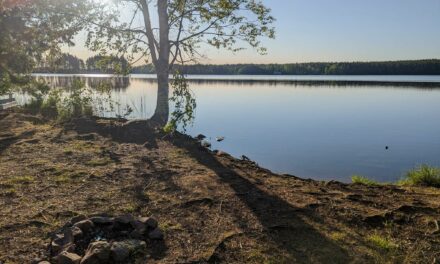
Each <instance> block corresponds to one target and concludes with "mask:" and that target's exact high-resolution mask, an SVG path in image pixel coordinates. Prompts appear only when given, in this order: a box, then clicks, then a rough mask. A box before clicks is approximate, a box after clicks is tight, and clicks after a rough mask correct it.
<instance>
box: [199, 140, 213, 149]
mask: <svg viewBox="0 0 440 264" xmlns="http://www.w3.org/2000/svg"><path fill="white" fill-rule="evenodd" d="M200 145H201V146H202V147H204V148H210V147H211V142H209V141H207V140H203V141H202V142H201V143H200Z"/></svg>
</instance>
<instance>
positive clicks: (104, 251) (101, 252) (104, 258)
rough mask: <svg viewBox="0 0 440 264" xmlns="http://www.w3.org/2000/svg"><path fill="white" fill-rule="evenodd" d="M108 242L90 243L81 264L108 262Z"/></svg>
mask: <svg viewBox="0 0 440 264" xmlns="http://www.w3.org/2000/svg"><path fill="white" fill-rule="evenodd" d="M110 248H111V246H110V244H109V243H108V242H106V241H98V242H93V243H90V245H89V247H88V249H87V251H86V254H85V255H84V258H83V259H82V260H81V264H100V263H108V262H109V260H110Z"/></svg>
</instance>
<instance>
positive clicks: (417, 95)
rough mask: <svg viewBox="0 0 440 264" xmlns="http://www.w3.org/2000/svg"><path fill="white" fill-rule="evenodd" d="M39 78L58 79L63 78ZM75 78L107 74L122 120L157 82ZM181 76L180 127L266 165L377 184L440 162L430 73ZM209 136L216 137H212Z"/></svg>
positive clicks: (63, 82) (149, 101)
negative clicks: (184, 92)
mask: <svg viewBox="0 0 440 264" xmlns="http://www.w3.org/2000/svg"><path fill="white" fill-rule="evenodd" d="M39 76H40V77H41V76H42V75H39ZM44 78H45V79H46V80H47V81H49V82H51V83H52V84H53V85H54V86H60V87H65V86H67V85H68V84H69V82H71V80H72V78H73V77H72V76H66V75H45V76H44ZM80 78H83V79H84V80H86V81H87V82H88V83H89V84H93V83H95V82H99V81H102V80H111V81H112V83H113V85H114V86H115V88H114V89H113V91H112V94H113V97H114V99H116V100H117V101H119V102H120V103H121V104H122V105H125V104H128V105H130V106H131V107H132V108H133V109H134V112H133V113H132V115H131V116H130V118H148V117H150V116H151V115H152V114H153V112H154V109H155V102H156V101H155V100H156V94H157V91H156V89H157V88H156V83H155V81H154V80H153V79H152V76H151V75H132V76H131V77H130V78H111V79H110V78H109V76H106V75H95V76H92V75H82V76H80ZM191 79H192V80H191V82H190V87H191V89H192V90H193V92H194V93H195V96H196V99H197V113H196V120H195V123H194V125H193V126H192V127H190V128H189V129H188V131H187V133H189V134H191V135H197V134H199V133H202V134H204V135H206V136H208V137H209V138H211V141H212V143H213V149H220V150H224V151H226V152H228V153H230V154H232V155H234V156H237V157H238V156H241V155H243V154H244V155H246V156H248V157H249V158H251V159H252V160H255V161H256V162H257V163H259V164H260V165H261V166H263V167H266V168H269V169H271V170H273V171H275V172H280V173H289V174H293V175H296V176H299V177H303V178H313V179H318V180H339V181H344V182H348V181H350V177H351V176H352V175H353V174H358V175H363V176H366V177H369V178H372V179H375V180H379V181H384V182H386V181H396V180H398V179H400V178H401V177H402V176H403V175H404V173H405V171H407V170H409V169H411V168H413V167H414V166H417V165H420V164H423V163H426V164H430V165H434V166H440V118H439V114H440V76H289V77H286V76H256V77H255V76H239V77H237V76H203V77H202V76H192V78H191ZM327 81H331V82H327ZM334 81H343V82H334ZM345 81H346V82H345ZM352 81H360V82H352ZM361 81H362V82H361ZM363 81H366V82H363ZM387 82H395V83H388V84H387ZM408 82H415V83H414V84H409V83H408ZM423 82H430V84H426V85H425V84H423ZM436 83H437V84H436ZM20 100H25V99H24V98H21V99H20ZM120 111H122V110H120ZM113 114H114V113H113ZM111 115H112V113H108V114H107V116H111ZM217 136H224V137H225V141H223V142H220V143H218V142H215V137H217ZM386 146H389V149H388V150H386V149H385V147H386Z"/></svg>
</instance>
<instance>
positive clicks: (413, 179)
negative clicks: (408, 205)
mask: <svg viewBox="0 0 440 264" xmlns="http://www.w3.org/2000/svg"><path fill="white" fill-rule="evenodd" d="M399 184H400V185H408V186H424V187H437V188H440V168H436V167H431V166H428V165H421V166H420V167H418V168H415V169H413V170H410V171H409V172H408V173H407V174H406V177H405V179H403V180H401V181H399Z"/></svg>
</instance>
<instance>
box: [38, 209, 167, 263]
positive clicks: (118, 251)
mask: <svg viewBox="0 0 440 264" xmlns="http://www.w3.org/2000/svg"><path fill="white" fill-rule="evenodd" d="M158 240H163V233H162V231H161V230H160V229H159V228H158V223H157V221H156V220H155V219H154V218H151V217H134V216H132V215H124V216H119V217H109V216H94V217H90V218H87V217H85V216H76V217H74V218H72V219H71V220H70V222H69V223H67V224H66V225H65V227H64V228H62V230H61V231H60V232H58V233H57V234H56V235H55V236H54V238H53V239H52V241H51V243H50V246H49V252H50V257H51V259H50V260H51V262H47V261H43V262H40V264H45V263H46V264H47V263H59V264H101V263H110V264H113V263H114V264H117V263H135V262H137V261H139V260H145V259H146V255H147V247H148V246H149V245H151V244H152V243H154V241H158Z"/></svg>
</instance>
